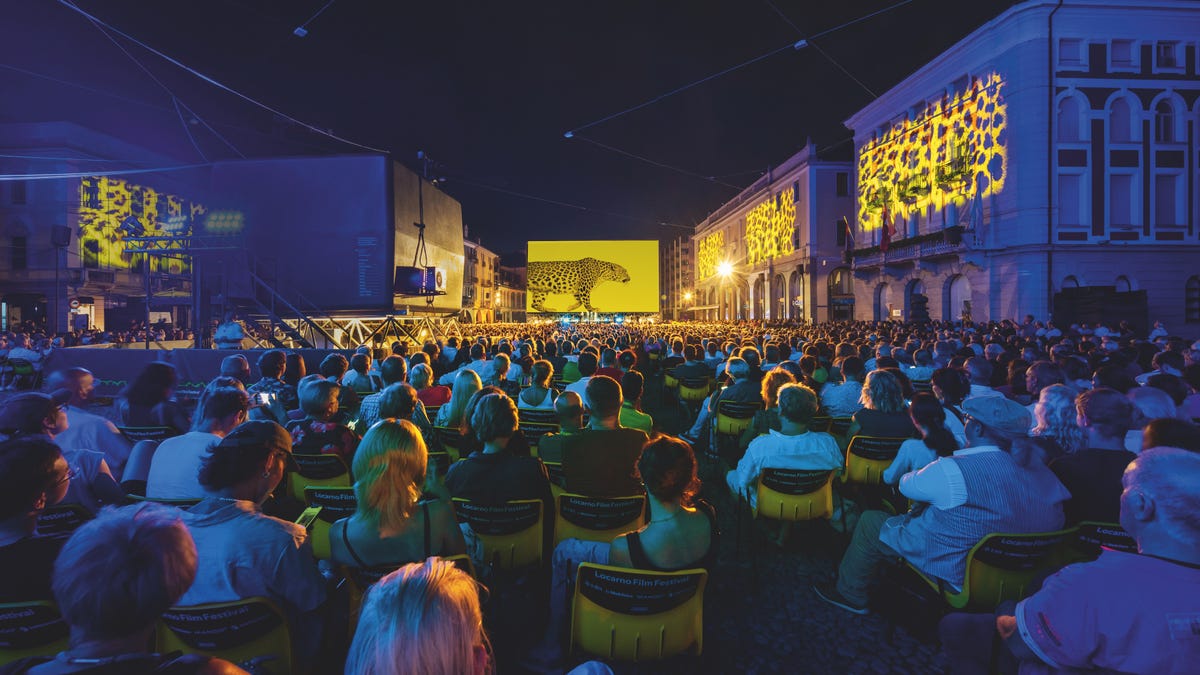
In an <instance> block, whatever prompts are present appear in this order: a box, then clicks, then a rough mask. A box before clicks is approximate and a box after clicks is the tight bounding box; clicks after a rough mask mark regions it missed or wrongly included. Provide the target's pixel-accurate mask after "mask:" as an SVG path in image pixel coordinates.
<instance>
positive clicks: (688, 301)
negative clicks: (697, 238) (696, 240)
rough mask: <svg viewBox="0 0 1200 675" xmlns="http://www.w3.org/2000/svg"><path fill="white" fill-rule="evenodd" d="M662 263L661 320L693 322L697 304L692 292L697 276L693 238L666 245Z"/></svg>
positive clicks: (661, 259)
mask: <svg viewBox="0 0 1200 675" xmlns="http://www.w3.org/2000/svg"><path fill="white" fill-rule="evenodd" d="M659 258H660V259H659V262H658V276H659V282H658V287H659V288H660V289H662V297H661V300H662V305H661V309H660V316H662V318H663V319H669V320H672V321H680V320H683V319H690V318H691V310H692V307H693V306H694V305H695V304H696V303H695V299H696V296H695V293H694V292H693V291H692V284H693V283H694V279H695V275H694V273H693V271H692V270H693V263H692V260H693V257H692V238H691V236H682V237H676V238H674V239H672V240H671V241H668V242H666V243H664V244H663V245H662V247H661V249H660V253H659Z"/></svg>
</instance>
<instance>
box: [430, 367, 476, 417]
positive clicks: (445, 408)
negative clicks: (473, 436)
mask: <svg viewBox="0 0 1200 675" xmlns="http://www.w3.org/2000/svg"><path fill="white" fill-rule="evenodd" d="M453 382H454V387H453V388H452V389H451V394H450V401H449V402H448V403H445V404H443V405H442V407H441V408H438V414H437V418H436V419H434V421H433V423H434V424H435V425H437V426H439V427H457V426H459V425H461V424H462V418H463V411H464V410H466V409H467V402H468V401H470V400H471V397H472V396H474V395H475V392H477V391H479V390H480V389H483V381H482V380H480V379H479V375H478V374H477V373H476V372H475V371H473V370H471V369H469V368H463V369H462V370H460V371H458V374H457V375H455V376H454V379H453Z"/></svg>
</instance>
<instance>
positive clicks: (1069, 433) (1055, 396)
mask: <svg viewBox="0 0 1200 675" xmlns="http://www.w3.org/2000/svg"><path fill="white" fill-rule="evenodd" d="M1033 416H1034V425H1033V430H1032V431H1030V432H1029V435H1030V436H1031V437H1033V439H1034V443H1036V444H1037V446H1038V447H1039V448H1041V450H1042V453H1043V454H1044V455H1045V460H1046V462H1047V463H1049V462H1052V461H1054V460H1056V459H1058V458H1059V457H1062V456H1063V455H1069V454H1071V453H1073V452H1075V451H1077V450H1079V449H1080V448H1082V447H1083V429H1080V428H1079V424H1078V423H1077V422H1076V413H1075V390H1074V389H1072V388H1070V387H1068V386H1067V385H1065V384H1052V385H1050V386H1048V387H1043V388H1042V389H1041V390H1039V392H1038V400H1037V403H1035V404H1034V406H1033Z"/></svg>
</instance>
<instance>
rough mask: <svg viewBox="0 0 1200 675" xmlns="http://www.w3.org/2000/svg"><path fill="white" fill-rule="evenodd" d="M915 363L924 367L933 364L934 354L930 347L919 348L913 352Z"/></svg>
mask: <svg viewBox="0 0 1200 675" xmlns="http://www.w3.org/2000/svg"><path fill="white" fill-rule="evenodd" d="M913 363H915V364H916V365H918V366H921V367H922V368H928V367H930V366H932V365H933V355H932V354H930V353H929V350H928V349H918V350H917V351H915V352H913Z"/></svg>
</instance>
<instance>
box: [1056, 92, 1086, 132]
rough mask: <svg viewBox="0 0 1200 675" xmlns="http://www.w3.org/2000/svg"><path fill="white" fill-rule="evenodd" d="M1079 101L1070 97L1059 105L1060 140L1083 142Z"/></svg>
mask: <svg viewBox="0 0 1200 675" xmlns="http://www.w3.org/2000/svg"><path fill="white" fill-rule="evenodd" d="M1080 118H1081V116H1080V106H1079V101H1078V100H1077V99H1076V98H1075V97H1074V96H1068V97H1066V98H1064V99H1063V100H1062V101H1059V103H1058V140H1059V141H1060V142H1067V143H1073V142H1077V141H1082V140H1083V134H1082V133H1081V126H1082V125H1081V124H1080Z"/></svg>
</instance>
